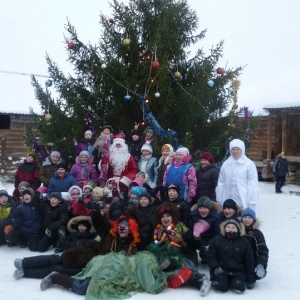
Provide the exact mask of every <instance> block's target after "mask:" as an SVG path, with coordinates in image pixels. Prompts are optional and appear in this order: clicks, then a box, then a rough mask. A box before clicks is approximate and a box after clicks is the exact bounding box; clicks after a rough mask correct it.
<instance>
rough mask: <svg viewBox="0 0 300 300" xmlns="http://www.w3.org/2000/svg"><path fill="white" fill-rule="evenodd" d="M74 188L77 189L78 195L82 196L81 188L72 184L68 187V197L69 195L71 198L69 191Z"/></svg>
mask: <svg viewBox="0 0 300 300" xmlns="http://www.w3.org/2000/svg"><path fill="white" fill-rule="evenodd" d="M74 189H75V190H78V191H79V197H81V196H82V189H81V187H79V186H78V185H72V186H71V187H70V188H69V197H70V199H72V196H71V192H72V190H74Z"/></svg>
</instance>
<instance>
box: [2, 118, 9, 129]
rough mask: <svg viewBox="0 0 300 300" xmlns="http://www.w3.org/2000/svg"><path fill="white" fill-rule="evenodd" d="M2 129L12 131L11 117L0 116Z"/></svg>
mask: <svg viewBox="0 0 300 300" xmlns="http://www.w3.org/2000/svg"><path fill="white" fill-rule="evenodd" d="M0 129H10V115H0Z"/></svg>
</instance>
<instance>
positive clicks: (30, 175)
mask: <svg viewBox="0 0 300 300" xmlns="http://www.w3.org/2000/svg"><path fill="white" fill-rule="evenodd" d="M35 159H36V154H35V152H29V153H28V155H27V157H26V159H25V160H24V162H23V163H22V164H21V165H20V166H19V167H18V169H17V171H16V174H15V191H14V194H15V193H17V190H18V186H19V183H20V182H21V181H27V182H28V183H29V184H30V187H31V188H33V190H34V191H36V190H37V188H38V187H39V186H40V184H41V182H40V180H39V174H40V168H39V166H38V164H37V162H36V160H35ZM14 199H15V198H14ZM17 203H19V201H18V202H17Z"/></svg>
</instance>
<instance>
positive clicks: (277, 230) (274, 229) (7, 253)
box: [0, 182, 300, 300]
mask: <svg viewBox="0 0 300 300" xmlns="http://www.w3.org/2000/svg"><path fill="white" fill-rule="evenodd" d="M259 187H260V193H261V198H260V203H259V205H258V211H257V216H258V218H259V219H260V220H261V222H262V224H261V227H260V229H261V230H262V232H263V233H264V235H265V238H266V242H267V245H268V247H269V250H270V257H269V265H268V274H267V276H266V277H265V278H264V279H262V280H260V281H257V282H256V285H255V288H254V289H253V290H246V291H245V292H244V294H243V295H237V294H235V293H233V292H231V291H229V292H227V293H225V294H220V293H216V292H215V291H214V290H212V289H211V290H210V291H209V294H208V295H207V296H206V297H207V298H208V299H211V300H214V299H218V300H220V299H221V300H227V299H228V300H229V299H238V298H240V297H242V299H244V300H248V299H249V300H250V299H251V300H252V299H270V300H274V299H283V298H285V299H289V300H293V299H298V297H299V293H300V284H299V282H298V280H299V268H300V240H299V228H300V197H299V196H297V195H295V194H292V195H290V193H289V191H300V186H294V185H286V186H284V187H283V189H282V190H283V194H275V192H274V191H275V187H274V183H266V182H260V183H259ZM3 188H4V189H7V190H8V191H9V192H10V193H11V192H12V190H13V186H12V185H10V184H4V183H2V185H1V183H0V189H3ZM50 253H53V250H49V251H48V252H47V253H46V254H50ZM34 255H37V253H34V252H30V251H29V250H28V249H20V248H18V247H13V248H8V247H7V246H1V247H0V257H1V271H0V282H1V287H0V294H1V299H11V300H15V299H22V300H27V299H28V300H41V299H43V300H53V299H64V300H69V299H84V297H83V296H78V295H75V294H73V293H72V292H70V291H67V290H65V289H62V288H59V287H52V288H50V289H48V290H46V291H43V292H42V291H41V290H40V281H41V280H39V279H28V278H23V279H20V280H15V279H14V278H13V276H12V274H13V272H14V270H15V268H14V265H13V262H14V260H15V258H22V257H26V256H34ZM199 270H200V271H201V272H204V273H206V274H208V269H207V267H206V266H203V265H201V264H199ZM199 298H200V294H199V291H197V290H196V289H193V288H191V287H184V288H179V289H176V290H173V289H166V290H164V291H163V292H162V293H160V294H159V295H150V294H146V293H143V294H141V293H139V294H135V295H133V297H132V298H131V299H133V300H137V299H143V300H147V299H172V300H177V299H185V300H193V299H199Z"/></svg>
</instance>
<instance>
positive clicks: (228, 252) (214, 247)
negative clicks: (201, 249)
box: [207, 219, 255, 294]
mask: <svg viewBox="0 0 300 300" xmlns="http://www.w3.org/2000/svg"><path fill="white" fill-rule="evenodd" d="M220 231H221V234H220V235H217V236H216V237H214V238H213V239H212V240H211V242H210V244H209V249H208V253H207V263H208V266H209V268H210V274H211V281H212V287H213V289H215V290H216V291H218V292H222V293H226V292H227V291H228V290H229V289H230V290H232V291H233V292H235V293H237V294H241V293H243V292H244V291H245V289H246V286H247V288H248V289H253V288H254V284H255V276H254V257H253V252H252V249H251V246H250V244H249V242H248V241H247V240H246V239H245V238H244V237H243V236H244V235H245V228H244V225H243V224H240V222H239V221H238V220H235V219H228V220H227V221H225V222H223V223H222V224H221V226H220Z"/></svg>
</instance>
